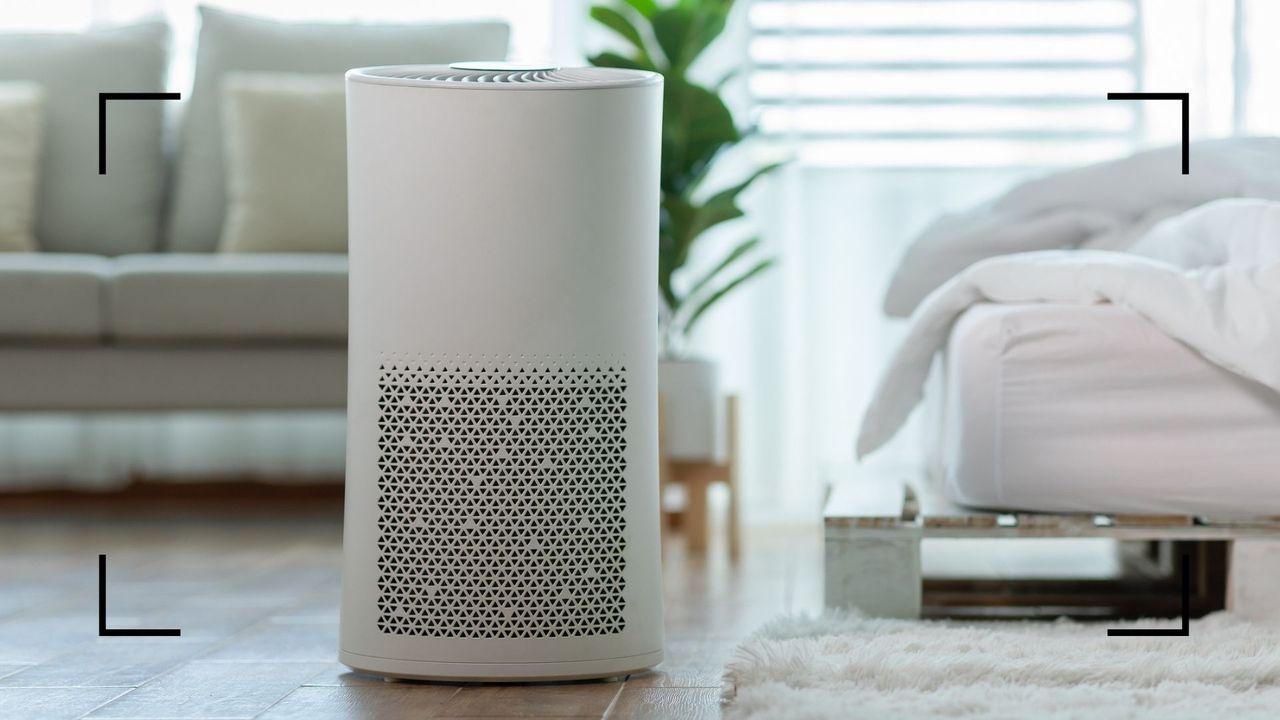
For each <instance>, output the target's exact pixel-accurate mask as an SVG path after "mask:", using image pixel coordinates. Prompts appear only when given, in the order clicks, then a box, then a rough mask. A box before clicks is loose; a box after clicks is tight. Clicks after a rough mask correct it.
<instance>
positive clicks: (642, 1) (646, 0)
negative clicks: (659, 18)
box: [623, 0, 658, 18]
mask: <svg viewBox="0 0 1280 720" xmlns="http://www.w3.org/2000/svg"><path fill="white" fill-rule="evenodd" d="M623 1H624V2H626V3H627V4H628V5H630V6H631V7H632V9H634V10H635V11H636V12H638V13H640V14H641V15H643V16H644V17H646V18H651V17H653V14H654V13H656V12H658V3H657V2H656V0H623Z"/></svg>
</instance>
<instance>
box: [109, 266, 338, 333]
mask: <svg viewBox="0 0 1280 720" xmlns="http://www.w3.org/2000/svg"><path fill="white" fill-rule="evenodd" d="M112 265H113V270H112V277H111V281H110V283H109V284H108V287H107V297H108V300H107V313H108V320H107V325H108V330H109V332H110V333H111V335H112V336H113V337H115V338H116V339H117V340H120V341H130V340H208V341H217V342H227V341H232V342H235V341H271V342H275V341H317V340H318V341H325V342H333V343H344V342H346V337H347V258H346V256H345V255H327V254H316V253H299V254H266V253H263V254H245V255H213V254H157V255H127V256H123V257H119V258H116V259H115V260H114V261H113V263H112Z"/></svg>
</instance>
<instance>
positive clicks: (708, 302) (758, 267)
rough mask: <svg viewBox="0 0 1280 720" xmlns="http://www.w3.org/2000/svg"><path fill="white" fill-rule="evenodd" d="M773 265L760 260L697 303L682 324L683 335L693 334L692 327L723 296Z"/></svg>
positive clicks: (769, 260)
mask: <svg viewBox="0 0 1280 720" xmlns="http://www.w3.org/2000/svg"><path fill="white" fill-rule="evenodd" d="M773 264H774V260H773V258H767V259H765V260H761V261H760V262H758V263H756V264H755V265H752V266H751V269H750V270H747V271H746V272H744V273H742V274H741V275H739V276H738V277H737V278H735V279H733V280H730V281H729V282H728V283H726V284H725V285H723V286H721V287H720V289H719V290H716V291H715V292H713V293H711V295H709V296H707V298H706V299H705V300H703V301H702V302H700V303H698V306H697V308H696V309H695V310H694V311H693V312H692V313H691V314H690V315H689V319H688V320H686V321H685V322H684V334H685V335H688V334H689V333H690V332H693V326H694V325H696V324H697V323H698V320H700V319H701V318H702V316H703V315H704V314H705V313H706V312H707V310H709V309H710V308H711V306H713V305H715V304H716V303H717V302H719V301H720V300H721V299H723V298H724V296H725V295H728V294H729V293H731V292H733V291H734V290H735V289H737V287H738V286H740V285H742V284H743V283H745V282H747V281H748V280H750V279H751V278H753V277H755V276H756V275H759V274H760V273H762V272H764V271H765V270H768V269H769V268H770V267H773Z"/></svg>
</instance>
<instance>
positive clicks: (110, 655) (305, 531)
mask: <svg viewBox="0 0 1280 720" xmlns="http://www.w3.org/2000/svg"><path fill="white" fill-rule="evenodd" d="M340 547H341V525H340V522H339V521H338V520H337V518H336V517H333V516H329V517H327V518H325V517H322V518H305V517H288V516H286V517H283V518H280V517H275V518H270V517H261V516H258V517H246V518H239V519H234V518H225V517H224V518H220V519H216V518H208V517H205V518H199V517H186V518H180V519H173V518H164V519H161V518H156V517H134V518H132V519H128V520H125V519H104V518H86V517H84V516H82V515H78V516H76V517H59V516H45V517H42V518H39V519H37V518H25V517H14V516H5V517H0V718H22V719H23V720H44V719H45V718H48V719H49V720H55V719H59V718H68V719H71V718H116V719H124V718H151V719H153V720H158V719H160V718H172V719H175V720H177V719H185V720H189V719H194V718H263V719H264V720H282V719H286V718H307V719H309V720H328V719H333V720H338V719H346V718H361V719H363V720H371V719H372V720H379V719H382V718H387V719H390V720H395V719H398V718H414V719H415V720H416V719H418V718H428V717H431V718H450V717H453V718H464V717H465V718H479V717H543V718H548V717H556V718H562V717H594V718H602V717H604V718H611V719H612V718H710V717H718V716H719V715H720V710H721V707H720V674H721V670H722V667H723V665H724V663H725V661H726V660H727V659H728V658H729V656H730V655H731V653H732V652H733V649H734V647H735V644H736V642H737V641H739V640H741V639H742V638H743V637H744V636H745V635H747V634H748V633H750V632H751V631H752V630H754V629H755V628H756V627H758V626H759V625H760V624H761V623H763V622H764V621H766V620H768V619H769V618H771V617H773V616H775V615H777V614H779V613H782V612H785V611H799V610H804V611H816V610H818V609H819V607H820V603H821V590H822V588H821V577H822V573H821V563H822V548H821V538H820V536H819V533H818V531H817V528H813V529H811V530H804V531H800V530H760V531H754V532H752V533H750V534H749V536H748V538H747V544H746V547H745V550H744V552H743V557H742V559H741V560H740V561H739V562H738V563H736V564H735V563H730V562H729V561H728V560H727V558H726V557H725V553H724V552H723V550H724V549H723V548H721V547H715V546H713V547H712V548H711V549H710V551H709V552H708V553H707V554H706V555H705V556H697V557H695V556H691V555H690V554H688V553H686V552H685V551H684V549H683V547H682V545H681V543H680V541H679V538H678V537H677V538H673V539H672V540H671V541H670V542H669V543H668V545H667V547H666V548H665V550H664V571H663V574H664V583H665V587H664V590H665V595H666V624H667V660H666V662H664V663H663V664H662V666H660V667H659V668H658V669H657V670H655V671H651V672H648V673H644V674H641V675H634V676H631V677H629V678H627V679H625V680H623V681H618V682H583V683H569V684H545V685H532V686H529V685H523V686H520V685H474V684H473V685H462V686H451V685H443V684H427V683H385V682H382V681H381V680H379V679H376V678H367V677H362V676H359V675H356V674H354V673H351V672H350V671H348V670H347V669H346V668H344V667H343V666H342V665H340V664H338V663H337V662H336V661H335V658H336V654H337V623H338V589H339V560H340V558H339V554H340ZM98 553H106V554H107V557H108V574H107V577H108V611H107V622H108V625H109V626H112V627H125V626H132V627H180V628H182V637H180V638H127V637H120V638H99V637H98V636H97V556H98Z"/></svg>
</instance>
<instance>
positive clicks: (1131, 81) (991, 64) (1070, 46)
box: [748, 0, 1144, 167]
mask: <svg viewBox="0 0 1280 720" xmlns="http://www.w3.org/2000/svg"><path fill="white" fill-rule="evenodd" d="M749 24H750V40H749V43H750V46H749V55H750V61H751V67H750V75H749V80H748V86H749V88H750V93H751V97H752V100H753V103H754V105H755V109H756V118H757V121H758V124H759V127H760V130H761V132H762V133H763V134H764V135H765V136H766V137H772V138H775V139H789V140H790V141H791V142H792V143H793V144H794V146H795V148H796V152H797V153H798V154H799V156H800V157H799V159H800V160H801V161H803V162H809V163H818V164H838V165H868V166H907V167H934V166H938V167H966V166H969V167H972V166H985V167H992V166H1026V165H1056V164H1065V163H1079V162H1085V161H1089V160H1095V159H1100V158H1104V157H1111V156H1115V155H1119V154H1123V153H1124V152H1127V151H1129V150H1131V149H1132V148H1133V147H1134V144H1135V143H1136V142H1137V140H1138V139H1139V138H1140V137H1141V134H1142V114H1143V112H1144V110H1143V107H1142V106H1143V103H1140V102H1117V101H1107V100H1106V94H1107V93H1108V92H1117V91H1133V90H1139V89H1141V88H1140V87H1139V86H1140V85H1141V78H1142V75H1143V46H1142V31H1141V29H1142V12H1141V6H1140V3H1139V1H1138V0H756V2H754V3H753V4H752V6H751V8H750V12H749Z"/></svg>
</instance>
